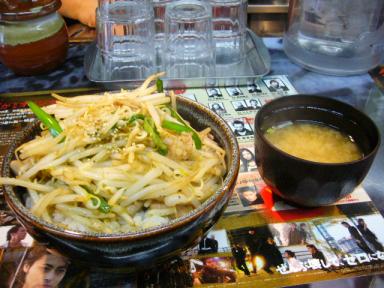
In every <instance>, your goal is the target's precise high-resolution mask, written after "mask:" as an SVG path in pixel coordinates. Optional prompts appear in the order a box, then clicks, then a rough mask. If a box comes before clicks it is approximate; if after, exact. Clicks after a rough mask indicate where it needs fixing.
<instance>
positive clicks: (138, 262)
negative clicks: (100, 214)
mask: <svg viewBox="0 0 384 288" xmlns="http://www.w3.org/2000/svg"><path fill="white" fill-rule="evenodd" d="M177 109H178V112H179V113H180V114H181V115H182V116H183V118H184V119H186V120H187V121H189V123H190V124H191V126H192V127H194V128H195V129H196V130H202V129H205V128H207V127H210V128H211V129H212V134H213V136H214V137H215V140H216V141H217V142H218V143H219V145H220V146H221V147H222V148H223V149H224V150H225V151H226V164H227V173H226V176H225V178H224V181H223V184H222V186H221V187H220V189H218V190H217V191H216V192H215V193H214V195H213V196H211V197H210V198H209V199H207V200H206V201H205V202H204V203H203V204H202V205H201V206H200V207H198V208H197V209H195V210H193V211H192V212H191V213H190V214H188V215H185V216H183V217H181V218H178V219H176V220H174V221H172V222H171V223H169V224H167V225H163V226H158V227H154V228H151V229H147V230H142V231H140V232H135V233H122V234H97V233H84V232H78V231H68V230H64V229H63V228H61V227H59V226H57V225H54V224H52V223H48V222H45V221H43V220H42V219H40V218H38V217H35V216H34V215H32V213H31V212H30V211H29V210H28V209H27V208H26V207H25V206H24V203H25V199H24V198H25V197H23V196H25V195H26V191H25V189H23V188H20V187H13V186H9V185H4V188H5V189H4V190H5V193H4V195H5V199H6V202H7V203H8V205H9V206H10V208H11V209H12V210H13V211H14V212H15V214H16V216H17V218H18V220H19V221H20V222H21V223H22V224H23V225H24V226H25V227H26V229H27V231H28V232H29V233H30V234H31V235H32V236H33V237H34V238H35V239H37V240H38V241H42V242H47V243H48V244H50V245H51V246H53V247H55V248H57V249H58V250H59V251H61V252H62V253H64V254H66V255H68V256H70V257H73V258H77V259H78V260H81V261H86V262H89V263H90V264H94V265H104V266H111V265H113V266H114V265H134V266H135V267H145V266H148V265H151V264H155V263H156V262H160V261H162V260H165V259H167V258H169V257H172V256H175V255H178V254H180V253H181V252H182V251H183V250H186V249H187V248H190V247H192V246H194V245H196V244H197V243H198V242H199V240H200V238H201V237H202V236H203V235H204V234H206V232H207V231H208V230H209V229H210V228H211V227H212V226H213V224H214V223H216V222H217V220H218V219H219V218H220V216H221V214H222V212H223V211H224V209H225V207H226V205H227V203H228V200H229V198H230V197H231V195H232V191H233V188H234V186H235V184H236V179H237V175H238V170H239V149H238V145H237V141H236V137H235V136H234V135H233V133H232V131H231V129H230V128H229V126H228V125H227V124H226V122H225V121H224V120H223V119H222V118H220V117H219V116H217V115H216V114H215V113H213V112H212V111H210V110H209V109H208V108H206V107H205V106H203V105H201V104H198V103H197V102H194V101H192V100H189V99H185V98H182V97H178V98H177ZM38 124H39V123H35V124H34V125H33V126H31V127H29V128H27V129H26V130H25V131H24V132H23V133H22V135H21V137H19V138H18V139H17V140H16V141H15V142H14V143H13V144H12V145H11V147H10V149H9V151H8V152H7V154H6V156H5V159H4V162H3V167H2V176H4V177H12V176H13V174H12V171H11V169H10V162H11V160H12V159H14V153H15V149H16V148H17V147H18V146H20V145H21V144H22V143H25V142H26V141H28V140H30V139H32V138H33V137H34V136H35V135H36V134H38V133H39V132H40V129H39V125H38Z"/></svg>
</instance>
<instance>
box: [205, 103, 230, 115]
mask: <svg viewBox="0 0 384 288" xmlns="http://www.w3.org/2000/svg"><path fill="white" fill-rule="evenodd" d="M209 108H211V110H212V111H213V112H215V113H217V114H223V113H225V112H227V111H226V110H225V107H224V104H223V103H222V102H215V103H211V104H209Z"/></svg>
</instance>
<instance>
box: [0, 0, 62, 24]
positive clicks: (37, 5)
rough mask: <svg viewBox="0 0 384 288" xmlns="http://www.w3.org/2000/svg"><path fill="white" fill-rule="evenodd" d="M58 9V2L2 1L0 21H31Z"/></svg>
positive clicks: (46, 0)
mask: <svg viewBox="0 0 384 288" xmlns="http://www.w3.org/2000/svg"><path fill="white" fill-rule="evenodd" d="M60 7H61V1H60V0H2V1H0V20H7V21H23V20H31V19H35V18H38V17H41V16H44V15H47V14H50V13H52V12H54V11H56V10H58V9H59V8H60Z"/></svg>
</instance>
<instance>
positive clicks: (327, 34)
mask: <svg viewBox="0 0 384 288" xmlns="http://www.w3.org/2000/svg"><path fill="white" fill-rule="evenodd" d="M289 8H290V9H289V29H288V31H287V32H286V34H285V36H284V51H285V53H286V54H287V56H288V57H289V58H290V59H291V60H292V61H294V62H296V63H298V64H300V65H302V66H304V67H305V68H308V69H310V70H314V71H317V72H321V73H326V74H331V75H352V74H360V73H365V72H367V71H368V70H370V69H371V68H373V67H375V66H377V65H378V64H379V63H380V61H381V59H382V58H383V51H384V49H383V47H384V25H383V22H384V1H383V0H291V1H290V7H289Z"/></svg>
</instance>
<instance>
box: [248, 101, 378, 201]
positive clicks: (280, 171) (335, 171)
mask: <svg viewBox="0 0 384 288" xmlns="http://www.w3.org/2000/svg"><path fill="white" fill-rule="evenodd" d="M286 121H311V122H317V123H321V124H325V125H328V126H330V127H334V128H336V129H338V130H340V131H342V132H344V133H346V134H348V135H350V136H352V138H353V139H354V140H355V142H356V144H357V145H358V146H359V147H360V149H361V150H362V152H363V153H364V157H363V158H362V159H359V160H357V161H352V162H345V163H337V164H327V163H318V162H312V161H307V160H304V159H300V158H297V157H294V156H292V155H289V154H287V153H285V152H283V151H282V150H279V149H277V148H276V147H275V146H273V145H272V144H271V143H270V142H268V141H267V140H266V138H265V137H264V133H265V131H266V130H267V129H268V128H270V127H272V126H275V125H277V124H279V123H282V122H286ZM379 145H380V135H379V131H378V129H377V127H376V125H375V124H374V123H373V121H372V120H371V119H370V118H369V117H368V116H366V115H365V114H363V113H362V112H360V111H359V110H357V109H355V108H353V107H352V106H350V105H348V104H345V103H343V102H339V101H337V100H333V99H330V98H326V97H318V96H310V95H297V96H287V97H282V98H278V99H276V100H273V101H271V102H269V103H268V104H266V105H264V106H263V107H262V108H261V109H260V110H259V111H258V113H257V115H256V117H255V154H256V155H255V156H256V164H257V166H258V168H259V171H260V174H261V177H262V178H263V180H264V181H265V182H266V183H267V185H269V186H270V187H271V189H272V191H273V192H275V193H277V194H278V195H279V196H281V197H282V198H284V199H286V200H288V201H290V202H293V203H296V204H298V205H302V206H309V207H315V206H322V205H328V204H331V203H334V202H336V201H337V200H339V199H340V198H342V197H344V196H346V195H347V194H349V193H351V192H352V191H353V190H354V188H355V187H356V186H357V185H358V184H359V183H360V182H362V180H363V179H364V177H365V176H366V174H367V173H368V170H369V168H370V167H371V164H372V162H373V159H374V157H375V155H376V152H377V150H378V147H379Z"/></svg>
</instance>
